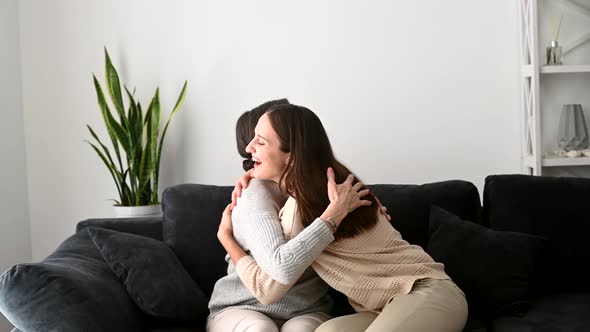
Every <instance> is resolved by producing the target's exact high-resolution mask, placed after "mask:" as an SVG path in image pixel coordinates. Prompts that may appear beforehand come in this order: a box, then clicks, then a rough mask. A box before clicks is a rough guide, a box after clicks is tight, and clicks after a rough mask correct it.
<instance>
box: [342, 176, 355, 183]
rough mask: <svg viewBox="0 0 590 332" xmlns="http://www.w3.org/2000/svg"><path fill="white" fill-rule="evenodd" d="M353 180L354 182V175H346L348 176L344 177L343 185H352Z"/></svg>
mask: <svg viewBox="0 0 590 332" xmlns="http://www.w3.org/2000/svg"><path fill="white" fill-rule="evenodd" d="M353 180H354V175H352V174H348V176H347V177H346V180H344V182H343V183H348V184H350V185H352V181H353Z"/></svg>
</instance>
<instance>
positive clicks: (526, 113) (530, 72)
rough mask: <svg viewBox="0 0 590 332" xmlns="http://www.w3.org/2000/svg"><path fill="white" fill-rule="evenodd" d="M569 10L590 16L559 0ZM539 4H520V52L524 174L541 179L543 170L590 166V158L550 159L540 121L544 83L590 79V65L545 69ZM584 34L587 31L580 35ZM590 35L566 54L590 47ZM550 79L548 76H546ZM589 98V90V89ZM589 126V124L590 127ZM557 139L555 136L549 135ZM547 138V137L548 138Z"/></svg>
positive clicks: (588, 10) (524, 0)
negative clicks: (575, 77)
mask: <svg viewBox="0 0 590 332" xmlns="http://www.w3.org/2000/svg"><path fill="white" fill-rule="evenodd" d="M559 1H560V2H562V3H564V4H565V5H568V6H574V7H576V8H577V9H576V10H578V11H580V12H582V13H583V14H584V15H590V6H586V5H584V4H581V3H580V2H578V1H572V0H559ZM539 2H540V1H539V0H520V1H519V7H520V8H519V11H520V15H519V18H520V50H521V81H522V82H521V83H522V84H521V85H522V100H521V110H522V116H523V128H522V132H523V149H522V159H523V173H525V174H530V175H542V173H543V168H544V167H571V166H590V157H578V158H567V157H565V158H559V157H547V153H546V152H548V151H544V150H543V146H542V137H543V135H544V133H543V132H542V126H541V119H542V114H541V111H542V105H541V99H542V98H541V88H540V82H541V80H544V79H547V78H548V77H552V76H553V75H555V74H559V75H566V76H567V75H590V65H585V64H584V65H568V64H564V65H555V66H547V65H544V61H545V59H544V58H543V59H539V57H540V54H542V53H541V52H540V47H541V49H542V50H544V49H545V45H544V44H541V46H540V44H539V39H540V38H539V19H538V17H539V16H538V15H539V14H538V12H539V8H538V5H539ZM581 32H584V31H581ZM589 39H590V34H586V35H583V36H582V37H580V38H578V39H577V40H575V41H573V42H571V43H570V44H569V45H565V46H564V47H563V49H564V50H565V52H571V51H572V50H573V49H575V48H577V47H579V46H580V45H582V44H584V43H587V42H588V40H589ZM547 75H549V76H547ZM588 88H589V89H588V93H589V94H590V86H589V87H588ZM589 125H590V123H589ZM550 134H551V135H555V133H550ZM545 135H547V134H545Z"/></svg>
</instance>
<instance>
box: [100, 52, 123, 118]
mask: <svg viewBox="0 0 590 332" xmlns="http://www.w3.org/2000/svg"><path fill="white" fill-rule="evenodd" d="M104 56H105V59H106V60H105V73H106V85H107V90H108V91H109V94H110V95H111V100H112V101H113V104H114V105H115V108H116V109H117V112H118V113H119V115H121V114H123V113H124V107H123V96H122V95H121V84H120V81H119V74H117V70H116V69H115V67H114V66H113V63H112V62H111V57H110V56H109V52H108V51H107V49H106V47H105V49H104Z"/></svg>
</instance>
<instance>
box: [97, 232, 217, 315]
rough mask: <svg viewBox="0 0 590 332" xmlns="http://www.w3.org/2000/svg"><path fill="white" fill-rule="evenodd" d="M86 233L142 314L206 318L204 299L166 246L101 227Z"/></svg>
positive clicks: (158, 242)
mask: <svg viewBox="0 0 590 332" xmlns="http://www.w3.org/2000/svg"><path fill="white" fill-rule="evenodd" d="M88 234H89V235H90V238H91V239H92V241H93V242H94V244H95V245H96V247H97V248H98V250H99V251H100V252H101V254H102V255H103V257H104V259H105V261H106V262H107V263H108V265H109V266H110V268H111V270H112V271H113V272H114V273H115V274H116V275H117V277H118V278H119V279H120V280H121V282H122V283H123V285H124V286H125V288H126V289H127V293H129V295H130V296H131V298H132V299H133V301H134V302H135V304H137V306H138V307H139V308H140V309H141V310H142V311H144V312H145V313H147V314H149V315H152V316H155V317H159V318H166V319H171V320H180V321H196V320H203V319H204V318H205V317H206V316H207V314H208V308H207V303H208V300H207V298H206V297H205V295H204V294H203V292H202V291H201V289H200V288H199V286H198V285H197V284H196V283H195V282H194V281H193V280H192V278H191V277H190V276H189V275H188V273H187V272H186V271H185V269H184V268H183V267H182V265H181V263H180V262H179V261H178V258H177V257H176V255H175V254H174V253H173V252H172V250H171V249H170V248H168V246H167V245H166V244H164V243H163V242H161V241H158V240H154V239H151V238H148V237H145V236H141V235H135V234H129V233H122V232H117V231H113V230H108V229H103V228H94V227H91V228H88Z"/></svg>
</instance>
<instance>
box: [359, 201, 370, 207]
mask: <svg viewBox="0 0 590 332" xmlns="http://www.w3.org/2000/svg"><path fill="white" fill-rule="evenodd" d="M371 204H373V202H371V201H365V200H362V201H359V206H371Z"/></svg>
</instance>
